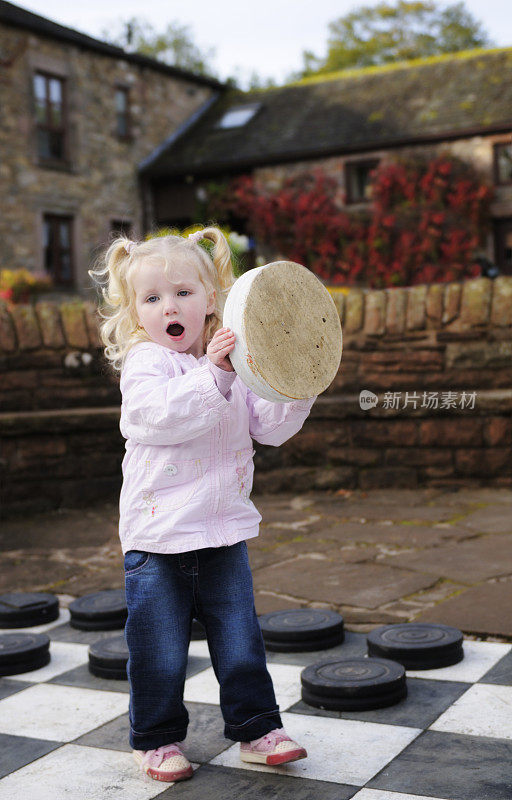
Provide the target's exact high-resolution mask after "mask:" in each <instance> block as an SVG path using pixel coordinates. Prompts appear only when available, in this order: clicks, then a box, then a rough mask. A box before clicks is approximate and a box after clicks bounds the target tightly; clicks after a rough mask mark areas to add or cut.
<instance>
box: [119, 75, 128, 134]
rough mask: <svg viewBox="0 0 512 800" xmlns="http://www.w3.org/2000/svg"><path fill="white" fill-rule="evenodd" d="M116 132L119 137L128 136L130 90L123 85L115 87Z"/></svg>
mask: <svg viewBox="0 0 512 800" xmlns="http://www.w3.org/2000/svg"><path fill="white" fill-rule="evenodd" d="M116 133H117V135H118V137H119V138H120V139H128V138H129V137H130V90H129V89H126V88H125V87H123V86H118V87H117V89H116Z"/></svg>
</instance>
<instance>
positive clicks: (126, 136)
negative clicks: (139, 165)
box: [114, 83, 133, 142]
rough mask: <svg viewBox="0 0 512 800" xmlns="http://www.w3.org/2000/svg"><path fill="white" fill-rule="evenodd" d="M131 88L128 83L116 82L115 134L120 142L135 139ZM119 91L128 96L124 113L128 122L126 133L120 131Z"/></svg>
mask: <svg viewBox="0 0 512 800" xmlns="http://www.w3.org/2000/svg"><path fill="white" fill-rule="evenodd" d="M130 89H131V87H130V86H126V84H124V83H116V85H115V93H114V103H115V111H116V124H115V135H116V137H117V139H118V140H119V141H120V142H130V141H131V140H132V139H133V131H132V115H131V97H130ZM118 92H122V93H123V94H124V96H125V97H126V111H125V112H124V115H123V116H124V117H125V123H126V132H125V133H120V131H119V116H120V112H119V111H118V110H117V94H118Z"/></svg>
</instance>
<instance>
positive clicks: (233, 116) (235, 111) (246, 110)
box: [217, 103, 260, 128]
mask: <svg viewBox="0 0 512 800" xmlns="http://www.w3.org/2000/svg"><path fill="white" fill-rule="evenodd" d="M259 107H260V103H253V104H252V105H250V106H238V107H237V108H231V109H230V110H229V111H226V113H225V114H224V116H223V117H221V118H220V120H219V122H218V123H217V127H218V128H241V127H242V125H245V124H246V123H247V122H249V120H250V119H252V118H253V117H254V115H255V113H256V111H257V110H258V108H259Z"/></svg>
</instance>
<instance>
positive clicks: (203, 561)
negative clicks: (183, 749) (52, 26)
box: [124, 541, 282, 750]
mask: <svg viewBox="0 0 512 800" xmlns="http://www.w3.org/2000/svg"><path fill="white" fill-rule="evenodd" d="M124 567H125V586H126V602H127V606H128V619H127V621H126V627H125V636H126V642H127V645H128V651H129V659H128V666H127V671H128V680H129V682H130V745H131V747H132V748H134V749H135V750H154V749H156V748H157V747H161V746H162V745H164V744H169V743H170V742H180V741H182V740H183V739H185V737H186V735H187V726H188V721H189V717H188V712H187V709H186V708H185V706H184V704H183V689H184V684H185V672H186V667H187V656H188V646H189V642H190V633H191V627H192V620H193V618H194V617H196V619H198V620H199V621H200V622H201V623H202V625H204V628H205V630H206V635H207V639H208V648H209V651H210V656H211V660H212V665H213V669H214V671H215V675H216V676H217V680H218V681H219V684H220V707H221V711H222V716H223V717H224V722H225V727H224V736H225V737H226V738H228V739H232V740H233V741H235V742H249V741H251V740H252V739H258V738H259V737H260V736H264V735H265V734H266V733H268V732H269V731H271V730H273V729H274V728H280V727H282V723H281V718H280V716H279V708H278V706H277V703H276V698H275V694H274V687H273V685H272V679H271V677H270V675H269V673H268V670H267V666H266V658H265V647H264V643H263V637H262V634H261V628H260V624H259V622H258V618H257V616H256V611H255V608H254V595H253V587H252V575H251V571H250V567H249V560H248V556H247V545H246V543H245V541H241V542H238V543H237V544H234V545H230V546H225V547H207V548H203V549H200V550H191V551H190V552H188V553H175V554H168V555H167V554H162V553H147V552H144V551H142V550H129V551H128V552H127V553H126V554H125V557H124Z"/></svg>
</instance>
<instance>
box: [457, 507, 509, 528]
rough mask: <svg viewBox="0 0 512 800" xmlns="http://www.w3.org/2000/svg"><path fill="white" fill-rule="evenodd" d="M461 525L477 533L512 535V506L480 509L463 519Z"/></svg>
mask: <svg viewBox="0 0 512 800" xmlns="http://www.w3.org/2000/svg"><path fill="white" fill-rule="evenodd" d="M460 524H461V525H464V526H465V527H466V528H470V529H471V530H474V531H475V532H476V533H512V504H510V503H500V504H496V505H494V506H486V507H485V508H479V509H478V511H474V512H473V513H471V514H468V515H467V516H465V517H464V518H463V519H461V520H460Z"/></svg>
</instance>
